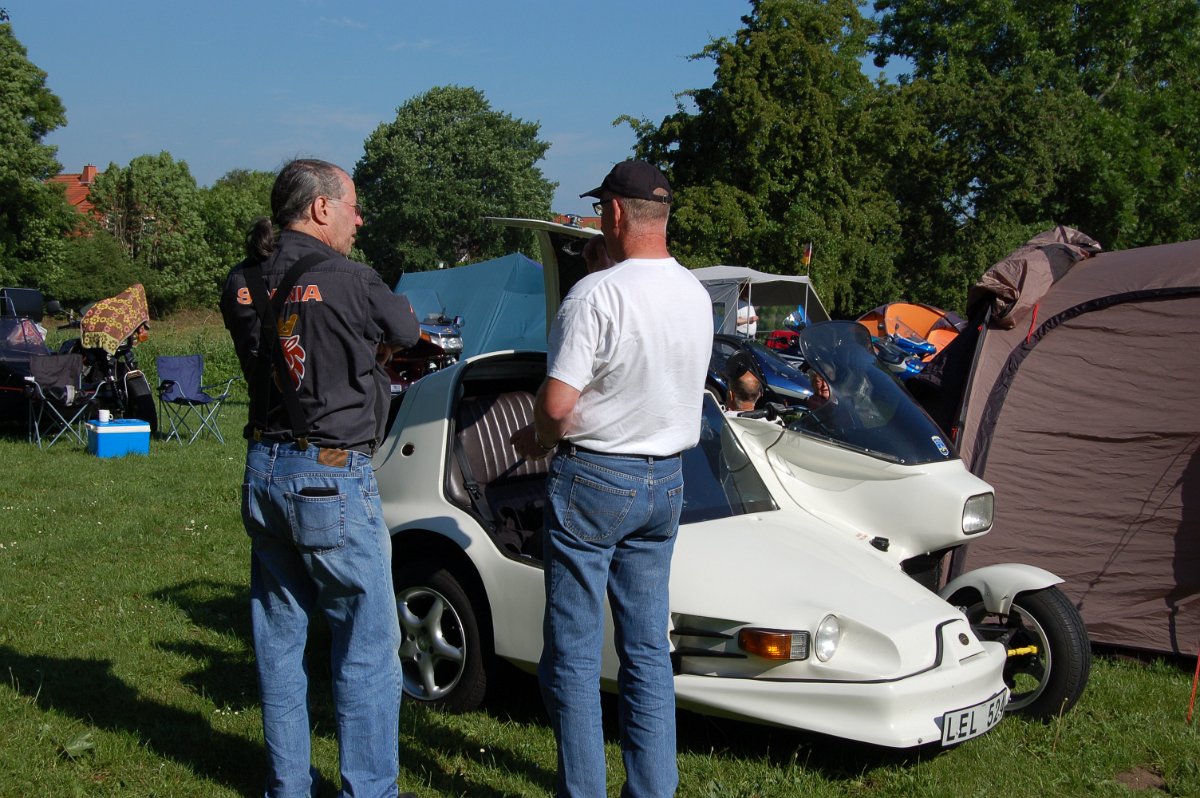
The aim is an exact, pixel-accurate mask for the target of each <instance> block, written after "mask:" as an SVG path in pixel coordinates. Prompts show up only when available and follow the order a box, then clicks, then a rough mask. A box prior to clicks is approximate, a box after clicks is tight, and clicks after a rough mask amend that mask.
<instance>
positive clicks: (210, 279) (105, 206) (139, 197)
mask: <svg viewBox="0 0 1200 798" xmlns="http://www.w3.org/2000/svg"><path fill="white" fill-rule="evenodd" d="M91 200H92V204H93V206H94V207H95V209H96V212H97V213H99V214H101V215H102V216H103V217H104V219H105V225H104V226H105V229H106V230H107V231H108V232H109V233H111V234H112V236H113V237H114V238H116V240H117V241H119V242H120V243H121V245H122V246H123V247H124V248H125V251H126V253H127V254H128V255H129V258H130V260H131V261H132V262H133V264H134V268H135V270H136V271H137V273H138V274H139V275H140V276H141V279H142V282H143V284H144V285H145V286H146V298H147V300H148V301H149V302H150V304H151V306H152V307H153V308H154V309H155V311H156V312H158V313H159V314H161V313H164V312H167V311H169V310H174V309H175V308H177V307H195V306H204V305H212V304H214V303H215V302H216V297H217V293H218V289H219V287H220V285H221V283H222V282H223V279H224V274H225V273H226V272H227V270H228V266H227V265H226V266H225V267H224V268H222V267H221V266H220V265H219V264H217V262H216V260H215V259H214V258H213V256H212V254H211V253H210V251H209V248H208V244H207V243H206V242H205V239H204V233H205V228H204V222H203V219H202V218H201V205H202V199H201V194H200V190H199V188H198V187H197V186H196V181H195V179H194V178H193V177H192V173H191V171H190V170H189V169H188V166H187V163H186V162H184V161H175V160H174V159H173V158H172V157H171V155H170V153H167V152H162V153H159V154H158V155H139V156H138V157H136V158H134V159H133V160H132V161H130V162H129V166H127V167H125V168H123V169H122V168H121V167H119V166H117V165H116V164H115V163H114V164H109V166H108V168H107V169H105V170H104V173H103V174H100V175H97V176H96V182H95V183H94V184H93V185H92V191H91Z"/></svg>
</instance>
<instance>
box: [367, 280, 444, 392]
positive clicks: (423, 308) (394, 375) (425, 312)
mask: <svg viewBox="0 0 1200 798" xmlns="http://www.w3.org/2000/svg"><path fill="white" fill-rule="evenodd" d="M404 295H405V297H407V298H408V302H409V304H410V305H412V309H413V313H414V314H416V317H417V320H418V322H419V323H420V325H421V339H420V340H419V341H417V343H416V345H415V346H412V347H410V348H409V349H404V350H400V351H397V352H396V353H395V354H394V355H393V356H392V359H391V360H389V361H388V362H387V363H386V364H385V365H384V370H385V371H387V373H388V377H389V378H390V379H391V383H392V395H393V396H395V395H396V394H399V393H402V392H403V391H404V390H405V389H407V388H408V386H410V385H412V384H413V383H414V382H416V381H417V380H419V379H421V378H422V377H424V376H425V375H427V374H432V373H433V372H435V371H439V370H441V369H444V368H446V367H447V366H452V365H454V364H455V363H457V362H458V359H459V357H460V356H461V355H462V351H463V340H462V327H463V319H462V316H447V315H446V309H445V306H444V305H443V304H442V301H441V298H440V297H439V296H438V294H437V292H436V291H434V290H433V289H431V288H414V289H411V290H408V291H405V292H404Z"/></svg>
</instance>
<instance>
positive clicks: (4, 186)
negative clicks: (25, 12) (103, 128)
mask: <svg viewBox="0 0 1200 798" xmlns="http://www.w3.org/2000/svg"><path fill="white" fill-rule="evenodd" d="M5 18H7V17H5ZM65 123H66V116H65V114H64V112H63V106H62V102H61V101H60V100H59V99H58V97H56V96H55V95H54V94H53V92H51V91H50V90H49V89H47V88H46V73H45V72H43V71H42V70H40V69H38V68H37V67H36V66H34V65H33V64H32V63H31V62H30V61H29V59H28V58H27V57H26V51H25V47H24V46H23V45H22V44H21V43H20V42H19V41H17V38H16V36H15V35H14V34H13V29H12V25H11V24H9V23H8V22H0V283H3V284H15V285H24V286H29V287H32V286H41V285H42V279H43V276H44V274H45V273H46V272H48V271H52V270H54V269H56V268H58V266H59V264H60V262H61V257H62V247H63V236H64V235H65V234H66V233H67V232H68V231H69V230H70V229H71V228H72V226H73V225H74V224H75V223H76V222H77V221H78V216H77V214H76V213H75V211H74V210H73V209H72V208H71V207H70V206H69V205H67V202H66V199H65V198H64V195H63V191H62V188H61V186H57V185H49V184H47V183H46V182H45V181H46V179H47V178H50V177H52V176H53V175H55V174H57V173H58V171H59V169H60V166H59V163H58V161H57V160H56V159H55V148H54V147H52V146H50V145H48V144H43V143H42V139H43V138H45V136H46V134H48V133H50V132H51V131H52V130H54V129H55V128H58V127H61V126H62V125H63V124H65Z"/></svg>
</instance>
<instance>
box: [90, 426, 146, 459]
mask: <svg viewBox="0 0 1200 798" xmlns="http://www.w3.org/2000/svg"><path fill="white" fill-rule="evenodd" d="M87 434H88V442H87V449H88V453H89V454H94V455H96V456H97V457H122V456H124V455H127V454H150V425H149V424H148V423H147V422H145V421H139V420H138V419H136V418H122V419H114V420H113V421H105V422H100V421H89V422H88V423H87Z"/></svg>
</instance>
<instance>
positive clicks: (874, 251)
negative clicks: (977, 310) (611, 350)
mask: <svg viewBox="0 0 1200 798" xmlns="http://www.w3.org/2000/svg"><path fill="white" fill-rule="evenodd" d="M873 10H874V12H875V14H874V16H873V17H866V16H864V15H863V14H862V6H860V5H859V4H858V3H857V2H854V0H752V2H751V3H750V13H749V14H747V15H746V16H745V17H743V20H742V21H743V27H742V28H741V29H740V30H739V31H738V32H737V33H736V34H734V36H732V37H728V38H722V39H718V40H715V41H713V42H711V43H710V44H709V45H708V46H707V47H706V48H705V49H704V50H703V51H702V52H700V53H699V54H698V55H697V56H695V57H696V58H703V59H711V60H712V61H713V62H714V65H715V66H714V76H715V80H714V83H713V85H712V86H711V87H707V88H703V89H697V90H693V91H688V92H684V93H683V95H682V97H683V99H684V100H685V101H688V102H690V106H691V107H684V105H685V104H684V103H683V102H681V104H680V108H679V110H678V111H677V112H676V113H675V114H673V115H670V116H668V117H666V118H665V119H663V120H662V121H661V122H660V123H658V124H651V123H649V122H647V121H645V120H630V121H631V122H632V124H633V127H634V130H635V132H636V134H637V137H638V143H637V152H638V153H639V154H640V155H642V156H644V157H648V158H650V159H651V160H654V161H655V162H657V163H658V164H659V165H660V166H662V167H663V168H665V169H666V170H667V171H668V173H669V174H670V176H671V177H672V178H673V180H674V181H675V182H677V183H679V184H680V185H681V186H682V187H683V188H681V189H680V192H679V193H680V202H679V207H678V209H677V211H676V222H677V224H676V227H675V228H674V233H675V236H676V248H677V249H678V250H679V251H680V252H681V253H682V254H683V255H684V256H685V257H687V258H689V259H690V260H692V261H695V262H696V264H697V265H699V264H700V263H711V262H715V261H718V260H720V261H724V262H738V263H743V264H746V265H752V266H755V267H756V268H761V269H765V270H767V271H775V272H782V273H796V272H797V271H798V270H799V269H800V268H801V267H800V266H798V265H797V264H798V255H799V253H800V251H801V250H800V244H801V242H805V241H809V240H811V241H813V242H814V243H815V245H816V259H815V261H814V264H813V266H812V272H813V279H814V282H815V284H816V286H817V288H818V291H820V292H821V294H822V296H824V297H826V301H827V303H829V304H831V305H832V306H833V308H834V310H835V313H837V314H840V315H855V314H857V313H860V312H862V311H863V310H866V309H869V308H870V307H871V306H873V305H874V304H878V303H880V302H883V301H887V300H892V299H897V298H907V299H911V300H914V301H923V302H929V303H933V304H937V305H941V306H943V307H947V308H960V307H961V304H962V302H963V301H964V300H965V296H966V288H967V287H968V286H969V285H970V284H971V282H973V281H974V279H975V278H976V277H977V276H978V275H979V274H980V273H981V272H982V271H983V270H984V269H985V268H986V267H987V266H988V265H990V264H991V263H993V262H994V261H996V260H998V259H999V258H1000V257H1002V256H1003V255H1004V254H1005V253H1006V252H1007V251H1009V250H1010V249H1012V248H1014V247H1015V246H1017V245H1019V244H1021V243H1023V242H1024V241H1026V240H1028V239H1029V238H1030V237H1031V236H1032V235H1033V234H1035V233H1037V232H1040V231H1042V230H1045V229H1048V228H1050V227H1052V226H1054V225H1056V224H1066V225H1069V226H1072V227H1076V228H1078V229H1081V230H1083V231H1085V232H1087V233H1088V234H1090V235H1091V236H1092V237H1093V238H1096V239H1098V240H1099V241H1101V243H1102V244H1103V245H1104V246H1105V247H1106V248H1107V249H1125V248H1129V247H1136V246H1146V245H1150V244H1157V243H1164V242H1168V241H1177V240H1184V239H1190V238H1196V237H1200V203H1198V202H1197V199H1198V198H1197V187H1196V186H1197V183H1196V169H1197V164H1200V128H1198V127H1197V125H1196V124H1195V122H1194V120H1195V119H1196V118H1197V116H1196V113H1197V111H1200V90H1198V89H1200V85H1198V84H1200V24H1198V21H1200V4H1197V3H1196V2H1195V0H1154V1H1153V2H1151V1H1150V0H1142V1H1141V2H1115V1H1111V0H1101V2H1095V3H1066V2H1061V0H1032V1H1031V0H877V2H875V3H874V7H873ZM868 52H869V53H870V54H872V56H873V59H874V63H875V65H876V66H877V67H883V66H884V65H885V64H887V63H888V61H889V59H897V61H895V62H893V63H900V64H903V65H905V67H904V69H905V71H904V73H903V74H901V75H900V77H899V81H898V83H892V82H885V81H882V80H877V81H876V82H874V83H871V84H868V82H867V80H866V79H865V78H863V77H862V76H861V75H859V74H858V70H857V69H856V66H857V64H855V63H854V62H855V61H856V59H859V58H860V57H861V56H863V55H864V54H866V53H868Z"/></svg>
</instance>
